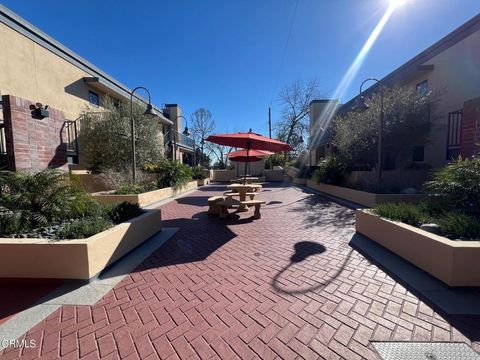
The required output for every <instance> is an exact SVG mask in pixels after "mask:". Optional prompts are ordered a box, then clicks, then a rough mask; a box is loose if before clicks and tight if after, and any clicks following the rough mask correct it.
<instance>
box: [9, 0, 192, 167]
mask: <svg viewBox="0 0 480 360" xmlns="http://www.w3.org/2000/svg"><path fill="white" fill-rule="evenodd" d="M0 49H1V51H0V69H1V70H0V94H1V95H2V111H0V153H1V155H0V156H1V158H0V160H1V164H0V165H1V167H2V168H9V169H11V170H39V169H41V168H42V167H44V165H45V160H44V161H39V159H40V155H38V152H39V151H40V152H42V156H41V157H44V158H48V157H51V158H56V159H57V160H56V161H53V162H52V163H51V164H50V165H49V167H65V166H64V165H62V166H59V164H60V163H62V162H66V163H68V162H70V163H72V162H73V163H76V162H78V161H80V162H81V149H78V146H76V145H75V141H76V135H77V131H80V130H79V128H80V126H79V124H78V123H77V122H79V119H80V116H81V114H82V113H83V112H85V111H99V112H101V111H104V107H103V106H104V104H105V101H106V100H107V98H109V99H111V100H112V101H113V103H115V102H127V101H130V92H131V89H129V88H128V87H126V86H125V85H123V84H122V83H120V82H119V81H117V80H116V79H114V78H112V77H111V76H109V75H108V74H106V73H105V72H103V71H102V70H101V69H99V68H97V67H96V66H94V65H93V64H91V63H90V62H88V61H87V60H85V59H83V58H82V57H80V56H79V55H77V54H75V53H74V52H73V51H71V50H70V49H68V48H66V47H65V46H63V45H62V44H60V43H59V42H58V41H56V40H54V39H53V38H52V37H50V36H49V35H47V34H45V33H44V32H42V31H41V30H39V29H37V28H36V27H35V26H33V25H32V24H30V23H28V22H27V21H25V20H24V19H22V18H21V17H19V16H18V15H16V14H15V13H13V12H12V11H10V10H9V9H7V8H5V7H4V6H2V5H0ZM136 94H137V93H135V96H134V100H135V101H138V102H141V103H144V104H145V105H146V104H147V101H146V100H145V99H144V98H143V97H141V96H138V95H136ZM47 105H48V107H47ZM154 108H155V110H156V112H157V114H158V115H159V116H158V118H157V121H159V123H160V124H162V129H163V133H164V135H166V136H164V139H166V144H164V145H167V148H168V149H170V151H171V144H172V143H173V141H171V139H172V138H173V134H175V133H176V134H177V138H178V139H179V140H178V141H179V142H180V143H181V144H182V145H184V146H183V147H182V148H181V150H179V149H178V148H177V154H176V155H175V157H176V158H178V159H179V160H181V159H182V156H180V155H179V154H180V153H181V152H185V151H186V152H191V151H193V148H192V147H193V145H192V142H191V141H188V140H189V139H184V138H183V137H182V136H181V133H180V132H179V131H180V129H181V128H182V118H181V117H180V115H181V109H180V107H179V106H177V105H175V109H173V107H172V106H168V107H164V106H161V107H158V106H155V105H154ZM42 110H44V112H43V114H44V115H45V114H47V113H48V114H49V115H48V116H47V117H44V118H42V119H39V118H38V117H36V116H35V115H34V112H37V113H39V112H42ZM20 114H21V115H20ZM29 114H30V115H31V116H30V115H29ZM50 114H54V116H55V119H53V118H51V116H50ZM174 116H175V117H174ZM177 116H178V118H176V117H177ZM58 124H61V125H60V126H59V125H58ZM174 124H175V125H176V129H174ZM177 132H178V133H177ZM47 139H48V140H47ZM42 141H44V142H45V144H46V142H48V143H49V144H50V145H49V146H46V145H45V144H44V143H42ZM39 144H41V145H39ZM47 148H48V149H47ZM50 148H51V149H57V148H58V149H61V151H59V152H58V153H55V152H54V153H52V152H51V151H52V150H51V149H50ZM64 150H65V152H64ZM37 155H38V156H37ZM65 155H67V157H66V158H65ZM170 156H172V155H170ZM27 157H30V159H29V160H28V161H27V159H26V158H27ZM79 159H80V160H79ZM29 163H32V164H36V165H32V166H31V167H29V166H28V164H29Z"/></svg>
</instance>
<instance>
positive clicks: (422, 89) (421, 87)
mask: <svg viewBox="0 0 480 360" xmlns="http://www.w3.org/2000/svg"><path fill="white" fill-rule="evenodd" d="M417 94H418V95H421V96H426V95H427V94H428V80H423V81H422V82H420V83H418V84H417Z"/></svg>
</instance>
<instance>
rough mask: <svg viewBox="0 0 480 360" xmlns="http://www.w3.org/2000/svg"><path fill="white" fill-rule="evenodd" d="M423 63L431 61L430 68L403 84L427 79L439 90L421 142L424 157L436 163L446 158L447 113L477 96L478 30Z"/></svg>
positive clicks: (479, 73)
mask: <svg viewBox="0 0 480 360" xmlns="http://www.w3.org/2000/svg"><path fill="white" fill-rule="evenodd" d="M423 65H434V70H432V71H428V72H425V73H420V72H419V73H418V74H416V75H415V76H413V77H411V78H410V79H407V80H406V82H405V83H404V85H405V84H408V85H411V86H415V85H416V84H418V83H420V82H422V81H423V80H428V86H429V89H430V90H432V91H434V92H435V93H437V92H438V93H439V98H438V99H439V103H438V107H437V111H436V113H435V114H433V115H434V116H432V119H434V123H432V131H431V134H430V137H429V142H428V143H427V144H426V145H425V161H426V162H428V163H430V164H431V165H432V166H433V167H439V166H443V165H444V164H445V162H446V146H447V123H448V113H449V112H452V111H457V110H461V109H462V108H463V103H464V102H466V101H468V100H470V99H473V98H476V97H479V96H480V31H477V32H475V33H473V34H472V35H470V36H469V37H467V38H465V39H464V40H462V41H460V42H458V43H457V44H455V45H453V46H451V47H450V48H449V49H447V50H445V51H444V52H442V53H440V54H438V55H437V56H435V57H434V58H432V59H431V60H430V61H428V62H426V63H424V64H423Z"/></svg>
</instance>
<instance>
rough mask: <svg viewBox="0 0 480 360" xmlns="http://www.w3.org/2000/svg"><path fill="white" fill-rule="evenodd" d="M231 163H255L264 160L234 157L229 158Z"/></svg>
mask: <svg viewBox="0 0 480 360" xmlns="http://www.w3.org/2000/svg"><path fill="white" fill-rule="evenodd" d="M228 158H229V159H230V161H238V162H255V161H260V160H262V158H261V157H258V156H249V157H248V158H247V157H246V156H232V157H230V156H229V157H228Z"/></svg>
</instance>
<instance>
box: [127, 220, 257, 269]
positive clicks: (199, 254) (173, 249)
mask: <svg viewBox="0 0 480 360" xmlns="http://www.w3.org/2000/svg"><path fill="white" fill-rule="evenodd" d="M252 221H253V217H248V218H243V217H242V218H240V216H239V215H237V214H235V213H230V215H229V217H228V218H227V219H220V218H219V217H216V216H211V215H208V214H207V213H206V212H205V211H202V212H199V213H196V214H194V215H193V216H192V217H191V218H189V219H187V218H180V219H178V218H177V219H172V220H163V221H162V223H163V226H164V227H177V228H179V231H178V232H177V233H176V234H175V235H174V236H173V237H172V238H170V239H169V240H168V241H167V242H166V243H165V244H163V245H162V246H161V247H160V248H159V249H157V250H156V251H155V252H153V253H152V254H151V255H150V256H149V257H148V258H147V259H145V260H144V261H143V263H142V264H140V265H139V266H138V267H137V268H136V269H135V270H133V271H132V272H141V271H145V270H148V269H151V268H160V267H164V266H170V265H179V264H185V263H193V262H197V261H202V260H205V259H206V258H208V257H209V256H210V255H211V254H213V253H214V252H215V251H217V250H218V249H220V248H221V247H222V246H224V245H225V244H227V243H228V242H229V241H230V240H232V239H234V238H235V237H236V236H237V234H235V233H234V232H233V231H232V230H231V229H230V227H229V226H231V225H242V224H247V223H250V222H252Z"/></svg>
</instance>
